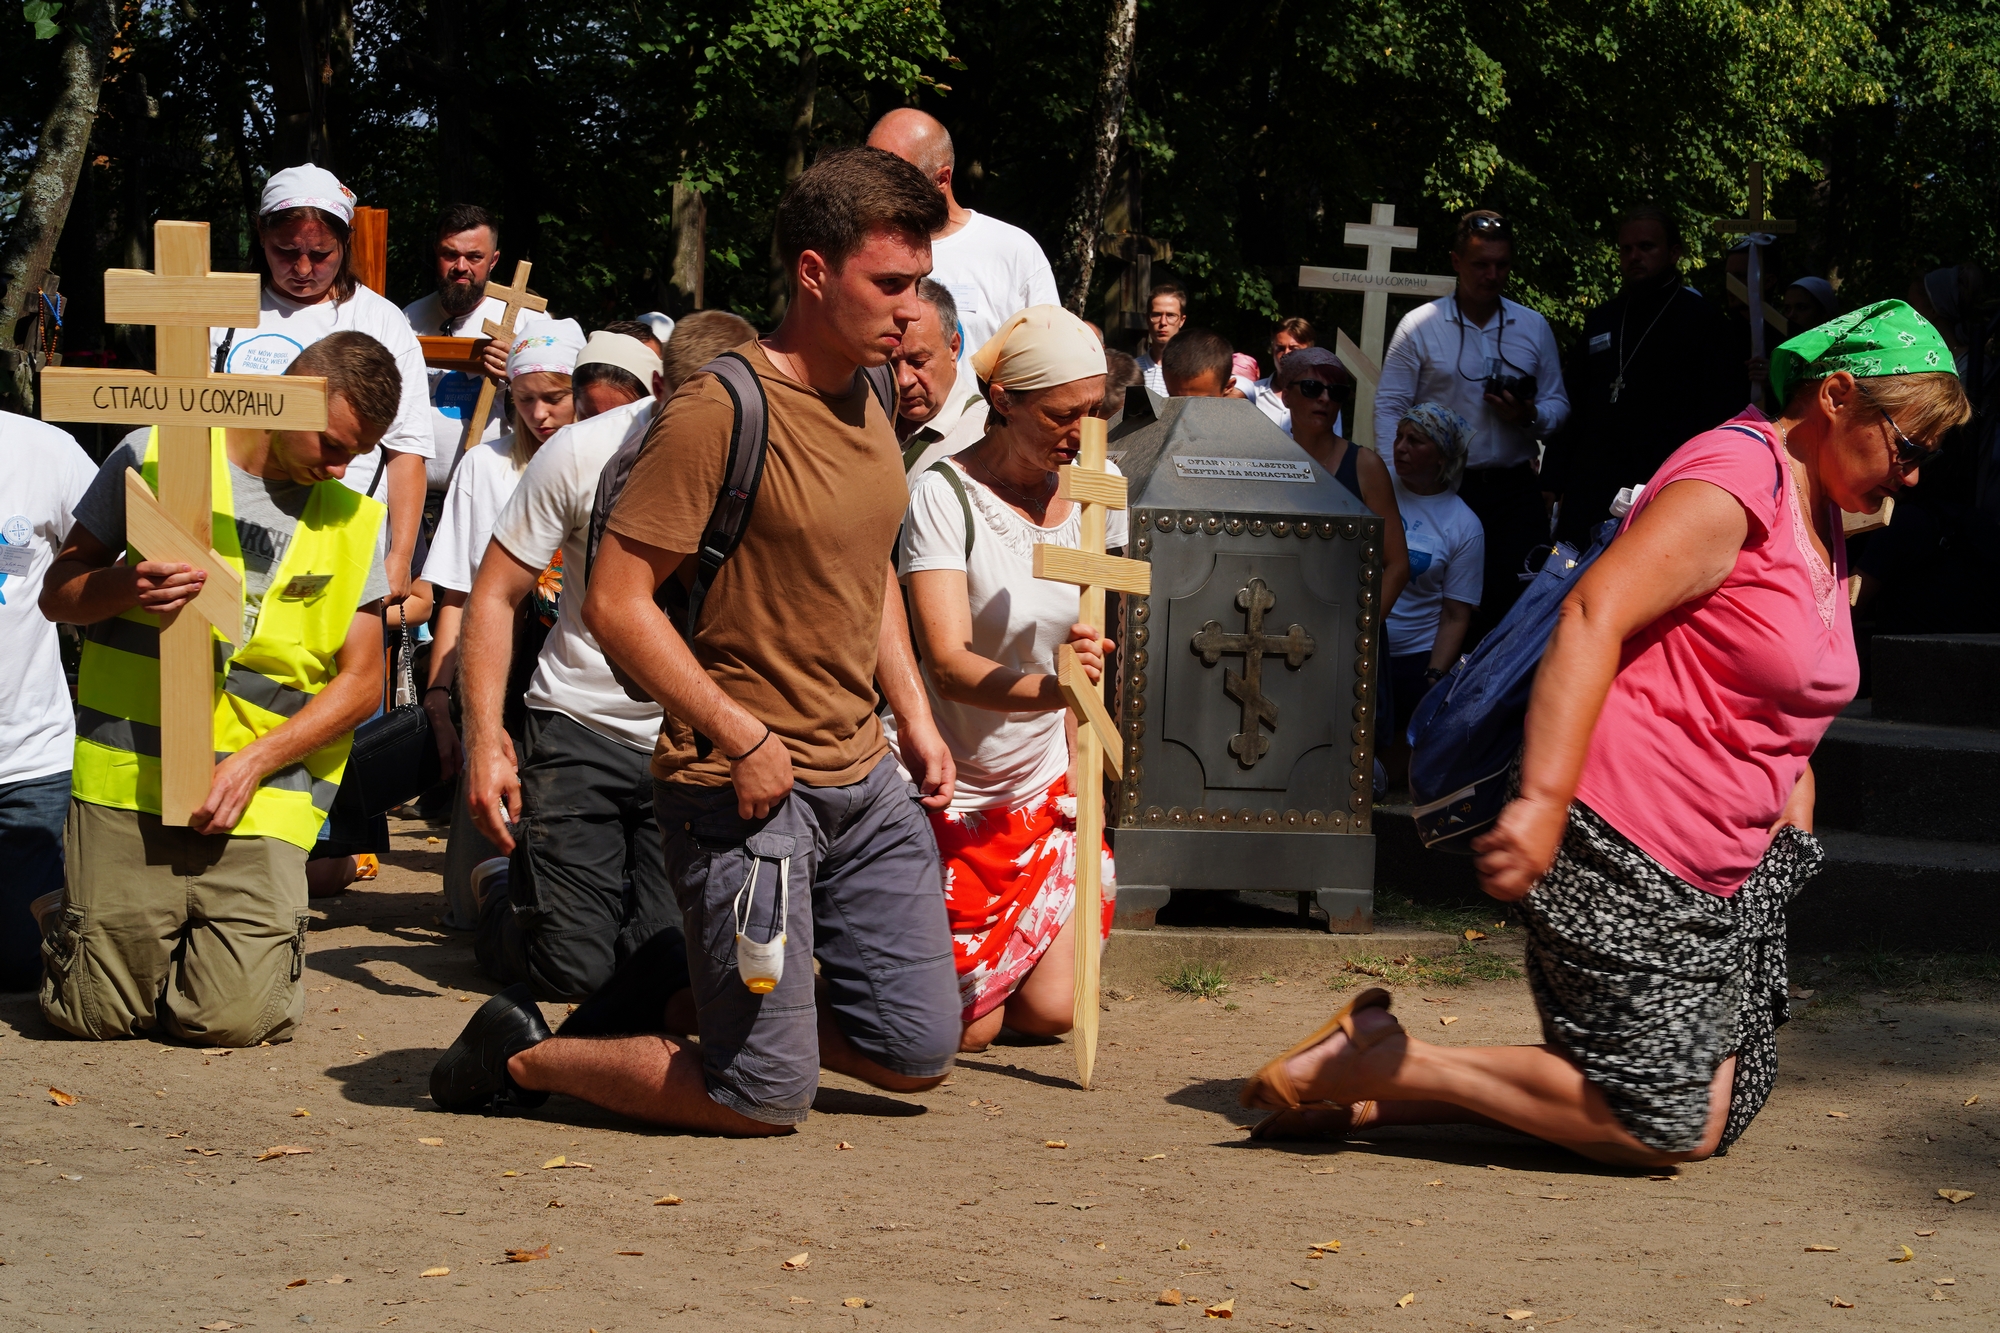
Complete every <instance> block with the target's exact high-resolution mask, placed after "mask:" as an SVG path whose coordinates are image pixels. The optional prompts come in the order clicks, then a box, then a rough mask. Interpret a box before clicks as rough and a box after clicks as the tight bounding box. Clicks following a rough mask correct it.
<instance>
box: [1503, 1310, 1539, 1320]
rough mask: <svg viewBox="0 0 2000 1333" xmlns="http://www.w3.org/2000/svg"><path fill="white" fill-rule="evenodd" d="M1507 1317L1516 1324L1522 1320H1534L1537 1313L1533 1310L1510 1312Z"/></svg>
mask: <svg viewBox="0 0 2000 1333" xmlns="http://www.w3.org/2000/svg"><path fill="white" fill-rule="evenodd" d="M1507 1317H1508V1318H1509V1319H1512V1320H1514V1321H1516V1322H1519V1321H1520V1320H1523V1319H1533V1318H1534V1317H1535V1312H1534V1311H1533V1310H1509V1311H1508V1312H1507Z"/></svg>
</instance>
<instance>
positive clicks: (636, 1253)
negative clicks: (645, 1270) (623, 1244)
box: [612, 1250, 646, 1259]
mask: <svg viewBox="0 0 2000 1333" xmlns="http://www.w3.org/2000/svg"><path fill="white" fill-rule="evenodd" d="M612 1253H613V1254H622V1255H624V1256H626V1257H627V1258H630V1259H643V1258H645V1257H646V1252H645V1251H644V1250H613V1251H612Z"/></svg>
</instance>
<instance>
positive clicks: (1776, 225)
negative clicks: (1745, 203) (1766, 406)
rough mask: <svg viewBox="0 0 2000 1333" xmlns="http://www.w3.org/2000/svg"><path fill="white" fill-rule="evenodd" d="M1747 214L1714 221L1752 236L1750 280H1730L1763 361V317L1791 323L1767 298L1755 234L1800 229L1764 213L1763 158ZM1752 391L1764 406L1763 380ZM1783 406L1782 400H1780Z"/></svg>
mask: <svg viewBox="0 0 2000 1333" xmlns="http://www.w3.org/2000/svg"><path fill="white" fill-rule="evenodd" d="M1745 214H1746V216H1744V217H1740V218H1723V219H1722V220H1720V221H1718V222H1717V223H1716V224H1715V229H1716V230H1717V231H1719V232H1721V233H1722V234H1723V235H1725V236H1735V235H1743V234H1747V235H1748V236H1749V237H1750V238H1751V239H1750V251H1749V260H1750V262H1749V265H1748V272H1746V273H1745V274H1744V276H1745V277H1746V278H1747V279H1748V281H1747V282H1744V283H1742V284H1740V290H1739V286H1738V284H1737V282H1736V279H1734V278H1731V279H1730V280H1729V282H1730V289H1731V290H1732V291H1736V292H1737V294H1738V295H1739V296H1740V297H1741V298H1742V300H1743V304H1744V305H1746V306H1749V307H1750V355H1751V356H1752V357H1753V358H1755V359H1756V360H1759V361H1761V360H1763V359H1764V319H1768V320H1770V321H1771V322H1772V323H1773V324H1774V325H1776V327H1777V329H1778V331H1779V332H1780V333H1786V332H1790V326H1789V325H1788V324H1787V323H1786V322H1785V317H1784V316H1783V315H1781V314H1779V313H1778V312H1777V311H1775V310H1773V309H1771V307H1770V306H1769V305H1768V304H1766V303H1765V301H1764V245H1763V242H1761V241H1759V240H1757V239H1756V238H1757V237H1758V236H1759V235H1766V236H1781V235H1788V234H1790V233H1792V232H1795V231H1797V230H1798V229H1799V224H1798V223H1797V222H1795V221H1793V220H1792V219H1790V218H1773V217H1766V216H1765V215H1764V164H1763V163H1762V162H1752V163H1751V164H1750V207H1749V208H1748V209H1746V210H1745ZM1760 307H1761V308H1762V312H1763V314H1764V319H1759V318H1757V315H1758V313H1759V308H1760ZM1751 393H1752V394H1753V395H1754V396H1755V397H1756V399H1757V402H1758V405H1759V406H1761V405H1762V404H1763V401H1764V387H1763V386H1762V385H1761V384H1759V385H1753V386H1751ZM1780 406H1783V404H1780Z"/></svg>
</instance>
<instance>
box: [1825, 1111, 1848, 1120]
mask: <svg viewBox="0 0 2000 1333" xmlns="http://www.w3.org/2000/svg"><path fill="white" fill-rule="evenodd" d="M1826 1115H1827V1119H1829V1120H1845V1119H1847V1118H1848V1115H1847V1112H1845V1111H1828V1112H1827V1113H1826Z"/></svg>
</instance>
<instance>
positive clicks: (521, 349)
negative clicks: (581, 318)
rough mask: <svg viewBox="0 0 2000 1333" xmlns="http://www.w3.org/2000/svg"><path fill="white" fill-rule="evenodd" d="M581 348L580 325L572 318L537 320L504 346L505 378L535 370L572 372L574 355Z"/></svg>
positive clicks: (574, 366) (549, 372)
mask: <svg viewBox="0 0 2000 1333" xmlns="http://www.w3.org/2000/svg"><path fill="white" fill-rule="evenodd" d="M582 351H583V325H581V324H579V323H577V322H576V321H575V320H573V319H549V320H541V321H538V322H537V323H536V324H535V325H534V326H533V327H532V328H530V329H529V330H528V332H526V333H524V334H521V335H520V336H519V337H517V338H515V339H514V345H513V346H512V347H510V348H508V349H507V378H508V379H510V380H512V379H519V378H520V377H521V376H523V375H533V374H536V373H538V372H543V373H547V374H552V375H570V374H574V373H575V372H576V358H577V354H578V353H580V352H582Z"/></svg>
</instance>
